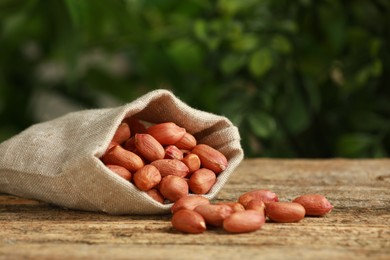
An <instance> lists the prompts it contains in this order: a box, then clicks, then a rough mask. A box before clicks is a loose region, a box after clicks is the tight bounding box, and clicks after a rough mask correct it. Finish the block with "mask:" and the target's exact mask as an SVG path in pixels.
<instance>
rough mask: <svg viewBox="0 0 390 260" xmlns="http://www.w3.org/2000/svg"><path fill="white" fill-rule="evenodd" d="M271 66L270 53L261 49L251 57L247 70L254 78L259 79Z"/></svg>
mask: <svg viewBox="0 0 390 260" xmlns="http://www.w3.org/2000/svg"><path fill="white" fill-rule="evenodd" d="M272 65H273V59H272V53H271V52H270V50H269V49H262V50H259V51H257V52H255V53H254V54H253V55H252V57H251V60H250V62H249V70H250V72H251V73H252V74H253V75H254V76H256V77H261V76H263V75H264V74H265V73H267V72H268V71H269V70H270V69H271V68H272Z"/></svg>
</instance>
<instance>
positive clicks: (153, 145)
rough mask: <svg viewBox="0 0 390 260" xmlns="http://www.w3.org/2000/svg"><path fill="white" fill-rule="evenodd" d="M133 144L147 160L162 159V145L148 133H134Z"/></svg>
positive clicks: (163, 151) (163, 152)
mask: <svg viewBox="0 0 390 260" xmlns="http://www.w3.org/2000/svg"><path fill="white" fill-rule="evenodd" d="M134 144H135V147H136V148H137V150H138V152H139V153H140V154H141V155H142V156H143V157H144V158H145V159H147V160H148V161H155V160H159V159H163V158H164V156H165V150H164V147H163V146H162V145H161V144H160V143H159V142H158V141H157V140H156V139H155V138H154V137H153V136H151V135H149V134H135V137H134Z"/></svg>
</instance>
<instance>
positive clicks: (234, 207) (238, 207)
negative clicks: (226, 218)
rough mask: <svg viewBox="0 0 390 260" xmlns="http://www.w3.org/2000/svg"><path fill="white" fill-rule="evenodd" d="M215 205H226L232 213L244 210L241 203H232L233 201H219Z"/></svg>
mask: <svg viewBox="0 0 390 260" xmlns="http://www.w3.org/2000/svg"><path fill="white" fill-rule="evenodd" d="M217 205H228V206H229V207H231V208H232V210H233V212H237V211H244V210H245V208H244V206H243V205H242V204H241V203H238V202H234V201H221V202H218V203H217Z"/></svg>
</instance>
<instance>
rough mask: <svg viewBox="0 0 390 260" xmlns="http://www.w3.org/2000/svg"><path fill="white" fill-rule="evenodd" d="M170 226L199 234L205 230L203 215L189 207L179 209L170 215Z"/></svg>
mask: <svg viewBox="0 0 390 260" xmlns="http://www.w3.org/2000/svg"><path fill="white" fill-rule="evenodd" d="M171 223H172V226H173V227H174V228H175V229H176V230H178V231H181V232H184V233H190V234H199V233H202V232H204V231H205V230H206V223H205V221H204V219H203V217H202V216H201V215H200V214H199V213H197V212H195V211H193V210H189V209H181V210H179V211H177V212H175V214H173V216H172V220H171Z"/></svg>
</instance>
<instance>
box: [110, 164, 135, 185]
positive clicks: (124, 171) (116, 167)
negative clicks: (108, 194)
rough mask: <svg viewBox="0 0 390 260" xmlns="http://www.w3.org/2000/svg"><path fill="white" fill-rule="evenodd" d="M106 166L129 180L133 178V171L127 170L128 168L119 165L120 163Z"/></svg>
mask: <svg viewBox="0 0 390 260" xmlns="http://www.w3.org/2000/svg"><path fill="white" fill-rule="evenodd" d="M106 166H107V168H108V169H110V170H111V171H113V172H114V173H116V174H118V175H119V176H121V177H122V178H123V179H125V180H128V181H129V180H131V172H129V170H127V169H126V168H124V167H122V166H119V165H111V164H107V165H106Z"/></svg>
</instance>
